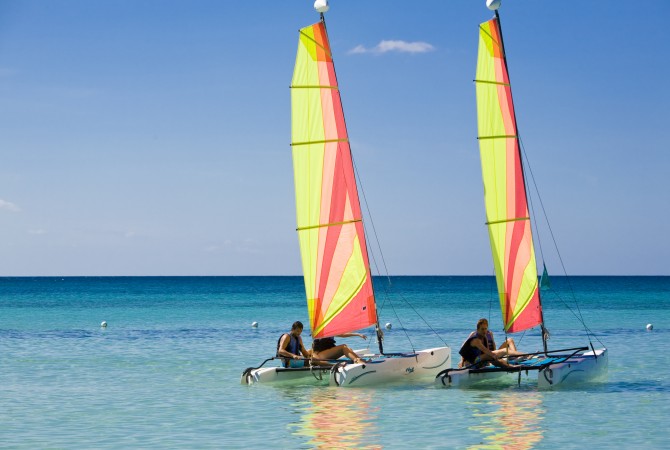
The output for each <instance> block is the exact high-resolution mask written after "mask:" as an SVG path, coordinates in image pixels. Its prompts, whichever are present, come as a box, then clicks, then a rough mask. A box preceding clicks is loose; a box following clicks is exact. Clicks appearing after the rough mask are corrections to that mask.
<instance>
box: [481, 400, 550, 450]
mask: <svg viewBox="0 0 670 450" xmlns="http://www.w3.org/2000/svg"><path fill="white" fill-rule="evenodd" d="M542 398H543V393H542V392H538V391H499V392H495V393H491V392H489V393H486V394H483V395H481V396H480V397H479V398H477V399H476V400H474V401H473V402H471V405H470V408H471V409H472V410H473V416H474V418H475V421H477V422H479V424H478V425H475V426H472V427H470V430H472V431H477V432H479V433H481V436H482V442H481V443H480V444H477V445H473V446H470V447H468V448H471V449H476V448H478V449H483V448H500V449H508V448H509V449H515V450H517V449H530V448H533V447H534V446H535V445H536V444H537V443H539V442H540V441H542V438H543V437H544V436H543V435H544V429H543V428H542V420H543V418H544V413H545V410H544V406H543V404H542Z"/></svg>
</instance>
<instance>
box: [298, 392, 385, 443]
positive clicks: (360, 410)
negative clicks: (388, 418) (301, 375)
mask: <svg viewBox="0 0 670 450" xmlns="http://www.w3.org/2000/svg"><path fill="white" fill-rule="evenodd" d="M371 399H372V393H371V392H369V391H365V390H361V389H338V388H330V387H324V388H317V389H314V390H313V391H312V392H311V395H309V396H307V397H306V398H305V400H304V405H302V406H303V410H302V412H303V414H302V415H301V417H300V421H299V422H297V423H293V424H289V428H292V429H293V434H294V435H298V436H304V437H307V438H308V439H309V440H308V441H307V444H308V445H310V446H312V447H314V448H328V449H332V448H365V449H379V448H382V446H381V445H379V444H377V443H376V442H378V441H379V432H378V431H377V427H376V421H377V420H378V410H379V408H376V407H372V406H371Z"/></svg>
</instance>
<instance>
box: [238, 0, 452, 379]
mask: <svg viewBox="0 0 670 450" xmlns="http://www.w3.org/2000/svg"><path fill="white" fill-rule="evenodd" d="M314 6H315V9H316V10H317V11H318V12H319V13H320V17H321V20H320V21H319V22H318V23H315V24H313V25H310V26H308V27H305V28H303V29H301V30H300V32H299V43H298V54H297V57H296V63H295V69H294V72H293V79H292V82H291V106H292V144H291V145H292V148H293V168H294V178H295V196H296V212H297V225H298V227H297V231H298V239H299V242H300V253H301V257H302V266H303V275H304V282H305V292H306V296H307V311H308V315H309V319H310V329H311V333H312V337H313V338H314V339H318V338H326V337H333V336H337V335H341V334H346V333H350V332H353V331H358V330H362V329H365V328H370V327H372V326H374V327H375V333H376V337H377V339H376V340H377V343H378V345H379V352H378V353H377V352H374V353H372V352H368V353H366V354H363V355H361V356H363V358H364V362H362V363H360V362H359V363H354V362H353V361H351V360H346V359H339V360H334V361H325V363H326V365H316V366H310V365H309V362H308V361H305V364H306V365H305V366H304V367H297V368H291V367H262V366H263V364H262V365H261V366H260V367H258V368H249V369H247V370H245V371H244V373H243V374H242V380H241V381H242V383H243V384H244V383H247V384H252V383H271V382H286V381H290V382H296V381H300V382H315V383H323V384H326V383H328V384H330V385H335V386H343V387H351V386H366V385H376V384H381V383H388V382H405V381H412V380H420V379H422V378H425V379H426V380H427V381H428V382H430V380H432V379H433V378H434V377H435V376H436V375H437V373H438V372H440V371H441V370H444V369H447V368H449V367H451V350H450V348H449V347H448V346H444V347H436V348H430V349H426V350H420V351H410V352H407V353H392V354H391V353H384V349H383V333H382V330H381V328H380V326H379V319H378V315H377V306H376V301H375V292H374V288H373V284H372V274H371V270H370V262H369V259H368V248H367V244H366V236H365V230H364V226H363V217H362V212H361V206H360V201H359V196H358V189H357V184H356V179H355V174H354V165H353V160H352V155H351V149H350V147H349V138H348V135H347V129H346V124H345V120H344V113H343V110H342V103H341V99H340V92H339V88H338V84H337V79H336V76H335V66H334V65H333V59H332V54H331V48H330V43H329V40H328V35H327V32H326V22H325V19H324V13H325V12H326V11H327V10H328V2H327V1H325V0H317V1H316V2H315V4H314ZM270 360H279V358H270V359H269V360H266V362H268V361H270ZM264 364H265V362H264Z"/></svg>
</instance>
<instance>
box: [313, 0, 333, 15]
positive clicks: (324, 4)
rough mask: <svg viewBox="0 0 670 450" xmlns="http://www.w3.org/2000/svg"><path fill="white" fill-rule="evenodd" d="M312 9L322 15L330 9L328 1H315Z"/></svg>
mask: <svg viewBox="0 0 670 450" xmlns="http://www.w3.org/2000/svg"><path fill="white" fill-rule="evenodd" d="M314 9H316V10H317V12H320V13H322V14H323V13H325V12H326V11H328V9H330V6H328V0H316V1H315V2H314Z"/></svg>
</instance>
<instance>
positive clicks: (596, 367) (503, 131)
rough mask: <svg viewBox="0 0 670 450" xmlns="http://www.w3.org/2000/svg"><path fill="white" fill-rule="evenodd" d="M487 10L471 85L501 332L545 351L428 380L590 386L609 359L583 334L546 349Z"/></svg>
mask: <svg viewBox="0 0 670 450" xmlns="http://www.w3.org/2000/svg"><path fill="white" fill-rule="evenodd" d="M487 6H488V7H489V9H492V10H494V11H495V17H494V18H493V19H491V20H489V21H487V22H484V23H482V24H480V26H479V54H478V61H477V74H476V79H475V85H476V91H477V115H478V129H479V137H478V139H479V147H480V156H481V164H482V176H483V180H484V197H485V205H486V218H487V222H486V225H487V227H488V231H489V238H490V241H491V250H492V253H493V262H494V267H495V274H496V282H497V288H498V295H499V300H500V307H501V310H502V317H503V325H504V329H505V332H506V333H508V332H509V333H516V332H520V331H524V330H527V329H530V328H533V327H537V326H538V325H539V326H540V329H541V335H542V343H543V348H544V350H543V351H542V352H538V353H534V354H526V355H522V356H521V357H518V358H516V359H515V358H510V359H509V360H508V362H509V364H511V365H514V366H516V367H514V368H504V367H496V366H490V365H489V366H484V367H482V366H481V364H475V365H471V366H467V367H463V368H456V369H447V370H444V371H442V372H440V373H439V374H438V375H437V377H436V379H435V382H436V384H438V385H441V386H470V385H473V384H481V383H484V382H491V381H495V382H496V383H498V382H501V381H505V380H506V381H510V380H512V381H514V382H518V383H520V382H521V379H522V376H525V377H526V378H528V379H530V380H533V379H534V378H535V377H536V378H537V385H538V387H539V388H554V387H558V386H565V385H572V384H574V383H582V382H588V381H594V380H597V379H598V378H600V377H602V376H604V375H605V374H606V372H607V359H608V357H607V349H606V348H600V349H595V348H594V347H593V344H592V343H591V341H590V336H589V331H588V329H587V336H589V346H584V347H576V348H569V349H560V350H549V349H548V347H547V339H548V332H547V330H546V328H545V324H544V318H543V313H542V302H541V296H540V287H541V286H540V283H539V281H538V272H537V264H536V259H535V249H534V246H533V236H532V231H531V220H530V215H529V208H528V197H527V194H526V184H525V173H524V166H523V164H522V159H521V156H522V155H521V152H520V141H519V133H518V129H517V121H516V116H515V112H514V105H513V103H512V91H511V87H510V80H509V73H508V70H507V60H506V56H505V47H504V44H503V36H502V31H501V27H500V15H499V14H498V7H499V6H500V0H488V1H487ZM544 274H545V275H546V267H545V272H544ZM585 328H586V327H585Z"/></svg>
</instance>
